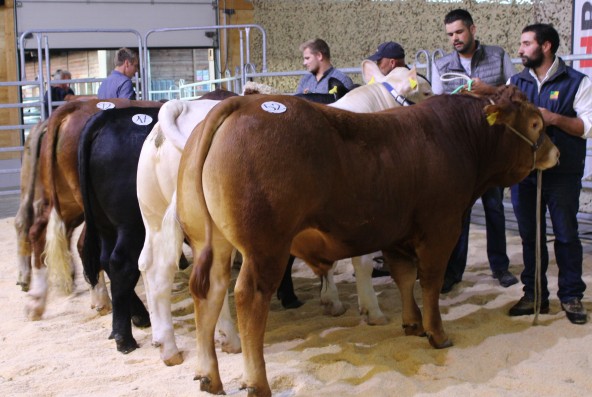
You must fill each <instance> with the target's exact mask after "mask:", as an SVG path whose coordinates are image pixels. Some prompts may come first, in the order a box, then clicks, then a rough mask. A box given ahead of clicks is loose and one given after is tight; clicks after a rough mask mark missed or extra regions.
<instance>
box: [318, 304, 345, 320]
mask: <svg viewBox="0 0 592 397" xmlns="http://www.w3.org/2000/svg"><path fill="white" fill-rule="evenodd" d="M324 306H325V310H323V312H324V314H326V315H330V316H333V317H338V316H341V315H342V314H343V313H345V311H346V308H345V306H344V305H343V303H341V302H339V303H332V302H331V303H326V304H324Z"/></svg>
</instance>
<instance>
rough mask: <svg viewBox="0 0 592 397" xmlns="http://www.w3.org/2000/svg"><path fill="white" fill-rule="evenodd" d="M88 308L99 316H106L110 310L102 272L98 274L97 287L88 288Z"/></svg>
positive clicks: (109, 301)
mask: <svg viewBox="0 0 592 397" xmlns="http://www.w3.org/2000/svg"><path fill="white" fill-rule="evenodd" d="M90 308H91V309H94V310H96V311H97V312H98V313H99V314H100V315H101V316H106V315H107V314H109V313H110V312H111V310H112V307H111V298H110V297H109V292H108V291H107V285H106V283H105V274H104V272H102V271H101V272H100V273H99V279H98V283H97V285H95V286H94V287H90Z"/></svg>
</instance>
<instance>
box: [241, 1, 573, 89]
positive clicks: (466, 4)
mask: <svg viewBox="0 0 592 397" xmlns="http://www.w3.org/2000/svg"><path fill="white" fill-rule="evenodd" d="M507 3H510V4H507ZM253 5H254V23H256V24H259V25H261V26H262V27H263V28H264V29H265V30H266V32H267V63H268V65H267V66H268V70H269V71H274V72H277V71H289V70H302V58H301V53H300V51H299V50H298V46H299V45H300V44H301V43H302V42H304V41H306V40H308V39H311V38H316V37H319V38H322V39H324V40H325V41H327V43H328V44H329V46H330V48H331V58H332V61H333V64H334V65H335V66H336V67H338V68H345V67H358V66H359V65H360V62H361V60H362V59H364V58H365V57H366V56H368V55H370V54H372V53H373V52H374V51H375V50H376V46H377V45H378V44H380V43H381V42H384V41H389V40H393V41H397V42H399V43H401V44H402V45H403V47H404V48H405V52H406V54H407V62H408V63H413V61H414V59H415V54H416V53H417V51H419V50H420V49H424V50H428V51H429V52H430V53H431V52H433V51H434V50H435V49H438V48H441V49H444V50H445V51H446V52H448V51H450V45H449V44H448V41H447V37H446V35H445V32H444V23H443V19H444V15H445V14H446V13H447V12H448V11H450V10H452V9H454V8H465V9H467V10H468V11H469V12H470V13H471V14H472V16H473V19H474V21H475V25H476V26H477V38H478V39H479V40H481V41H482V42H483V43H485V44H496V45H499V46H501V47H503V48H504V49H505V50H506V51H508V53H509V54H510V55H511V56H512V57H517V51H518V46H519V41H520V33H521V31H522V28H523V27H524V26H526V25H528V24H531V23H535V22H545V23H553V25H554V26H555V27H556V29H557V30H558V31H559V33H560V35H561V40H562V43H561V47H560V49H559V54H567V53H571V20H572V2H571V1H566V0H532V1H529V0H522V1H516V0H496V1H490V2H479V3H477V2H476V1H475V0H464V1H459V2H448V1H427V0H357V1H350V0H299V1H293V0H253ZM251 42H252V44H251V59H252V61H253V62H255V63H256V66H257V68H258V69H257V70H258V71H260V68H261V46H262V44H261V35H260V34H258V33H254V34H253V35H252V40H251ZM423 62H425V58H424V59H423ZM297 82H298V77H294V78H291V79H288V78H277V79H268V81H267V83H268V84H272V85H274V86H276V87H278V88H280V89H281V90H283V91H286V92H289V91H290V90H292V91H293V90H294V88H295V87H296V84H297ZM358 82H360V81H358Z"/></svg>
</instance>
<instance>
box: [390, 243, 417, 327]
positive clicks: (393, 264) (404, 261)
mask: <svg viewBox="0 0 592 397" xmlns="http://www.w3.org/2000/svg"><path fill="white" fill-rule="evenodd" d="M383 254H384V256H385V259H386V263H387V264H388V265H389V268H390V270H391V275H392V277H393V279H394V280H395V283H396V284H397V287H398V288H399V292H400V294H401V305H402V318H403V329H404V330H405V334H406V335H416V336H425V331H424V328H423V321H422V316H421V311H420V310H419V307H418V306H417V303H416V302H415V296H414V295H413V289H414V287H415V281H416V280H417V266H416V264H415V262H414V260H413V258H412V257H410V256H408V255H406V254H404V253H402V252H395V253H393V252H388V251H383Z"/></svg>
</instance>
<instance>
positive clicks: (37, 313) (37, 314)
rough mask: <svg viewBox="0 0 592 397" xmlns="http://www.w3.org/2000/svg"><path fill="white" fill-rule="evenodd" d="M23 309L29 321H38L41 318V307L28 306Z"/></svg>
mask: <svg viewBox="0 0 592 397" xmlns="http://www.w3.org/2000/svg"><path fill="white" fill-rule="evenodd" d="M25 311H26V313H27V318H28V319H29V320H31V321H39V320H41V317H43V309H40V308H38V307H32V306H28V307H27V308H26V309H25Z"/></svg>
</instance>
